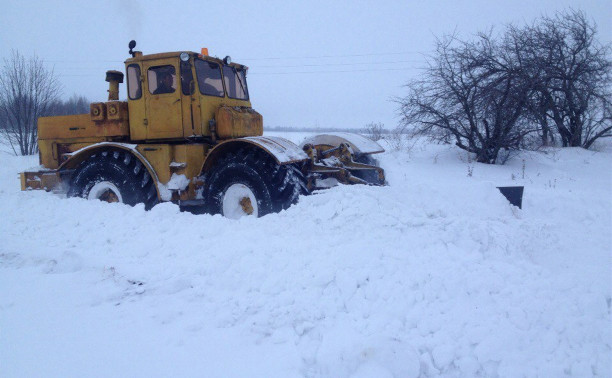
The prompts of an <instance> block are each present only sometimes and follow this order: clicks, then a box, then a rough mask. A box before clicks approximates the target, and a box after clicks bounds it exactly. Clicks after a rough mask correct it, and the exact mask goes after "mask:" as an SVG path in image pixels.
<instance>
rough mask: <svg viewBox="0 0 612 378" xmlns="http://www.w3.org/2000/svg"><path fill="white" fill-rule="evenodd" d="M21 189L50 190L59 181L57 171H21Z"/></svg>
mask: <svg viewBox="0 0 612 378" xmlns="http://www.w3.org/2000/svg"><path fill="white" fill-rule="evenodd" d="M19 176H20V179H21V190H29V189H44V190H46V191H50V190H53V189H55V188H56V187H57V186H58V185H59V183H60V177H59V173H58V172H57V171H55V170H49V171H31V172H22V173H21V174H20V175H19Z"/></svg>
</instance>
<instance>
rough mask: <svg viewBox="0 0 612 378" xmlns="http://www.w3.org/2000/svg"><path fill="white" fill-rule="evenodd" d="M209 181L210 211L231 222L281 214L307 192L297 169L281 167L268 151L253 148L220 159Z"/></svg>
mask: <svg viewBox="0 0 612 378" xmlns="http://www.w3.org/2000/svg"><path fill="white" fill-rule="evenodd" d="M206 182H207V185H208V186H207V191H206V203H207V206H208V209H209V212H211V213H212V214H222V215H223V216H225V217H227V218H232V219H237V218H240V217H243V216H255V217H261V216H264V215H266V214H269V213H274V212H279V211H281V210H283V209H287V208H288V207H289V206H291V205H292V204H294V203H296V202H297V200H298V197H299V195H300V194H305V193H306V180H305V178H304V176H303V175H302V172H301V171H300V169H299V167H298V166H296V165H293V164H286V165H279V164H277V163H276V161H275V160H273V159H272V158H271V157H270V156H269V155H268V154H267V153H266V152H264V151H261V150H252V149H241V150H238V151H236V152H234V153H229V154H227V155H225V156H224V157H223V158H221V159H219V161H218V162H217V164H216V165H215V166H214V167H213V169H212V170H211V171H210V172H209V173H208V174H207V175H206Z"/></svg>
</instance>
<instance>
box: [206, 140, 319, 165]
mask: <svg viewBox="0 0 612 378" xmlns="http://www.w3.org/2000/svg"><path fill="white" fill-rule="evenodd" d="M241 147H255V148H259V149H262V150H264V151H265V152H266V153H268V155H270V156H271V157H272V158H274V160H276V162H277V163H278V164H279V165H283V164H291V163H297V162H300V161H305V160H308V155H306V153H305V152H304V151H303V150H302V149H301V148H300V147H298V146H297V145H296V144H294V143H293V142H291V141H289V140H287V139H285V138H281V137H264V136H257V137H246V138H235V139H230V140H227V141H224V142H221V143H219V144H217V145H216V146H215V147H214V148H213V149H212V150H210V152H209V153H208V155H206V160H205V161H204V164H203V165H202V173H205V172H207V171H208V170H210V169H211V168H212V167H213V166H214V165H215V163H216V162H217V160H219V158H220V157H222V156H223V155H225V154H226V153H229V152H232V151H236V150H238V149H240V148H241Z"/></svg>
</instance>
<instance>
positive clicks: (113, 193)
mask: <svg viewBox="0 0 612 378" xmlns="http://www.w3.org/2000/svg"><path fill="white" fill-rule="evenodd" d="M68 197H82V198H87V199H90V200H101V201H105V202H120V203H125V204H128V205H131V206H134V205H136V204H138V203H144V205H145V208H146V209H147V210H148V209H150V208H152V207H153V206H154V205H155V204H156V203H157V190H156V189H155V184H154V183H153V180H152V179H151V175H150V174H149V172H148V171H147V170H146V168H145V167H144V166H143V165H142V163H141V162H140V161H139V160H138V159H137V158H136V157H134V155H132V154H131V153H130V152H128V151H121V150H111V151H104V152H101V153H97V154H94V155H92V156H90V157H89V158H88V159H87V160H86V161H84V162H83V163H81V165H80V167H79V168H78V169H77V171H76V172H75V173H74V174H73V176H72V180H71V183H70V188H69V189H68Z"/></svg>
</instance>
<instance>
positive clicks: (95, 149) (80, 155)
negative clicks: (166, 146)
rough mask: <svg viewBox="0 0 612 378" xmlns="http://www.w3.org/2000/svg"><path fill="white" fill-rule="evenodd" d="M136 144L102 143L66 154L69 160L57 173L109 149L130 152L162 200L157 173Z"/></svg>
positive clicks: (74, 167) (76, 165) (72, 167)
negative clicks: (143, 168)
mask: <svg viewBox="0 0 612 378" xmlns="http://www.w3.org/2000/svg"><path fill="white" fill-rule="evenodd" d="M136 146H137V145H135V144H130V143H117V142H101V143H95V144H92V145H90V146H87V147H83V148H81V149H79V150H76V151H74V152H71V153H67V154H64V155H63V156H68V160H66V161H65V162H63V163H62V164H61V165H60V166H59V167H58V168H57V171H58V172H60V174H61V173H62V172H65V171H69V170H73V169H76V168H77V167H78V166H79V165H80V164H81V163H82V162H84V161H85V160H87V159H88V158H89V157H90V156H91V155H93V154H96V153H99V152H103V151H108V150H109V149H120V150H125V151H128V152H130V153H131V154H132V155H133V156H134V157H136V159H138V160H139V161H140V162H141V163H142V165H143V166H144V167H145V168H146V169H147V171H148V172H149V174H150V175H151V178H152V179H153V182H154V183H155V190H156V191H157V198H158V199H161V197H160V192H159V178H158V177H157V173H155V170H154V169H153V167H152V166H151V164H150V163H149V161H148V160H147V159H146V158H145V157H144V156H143V155H142V154H141V153H140V152H139V151H138V150H137V149H136Z"/></svg>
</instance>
